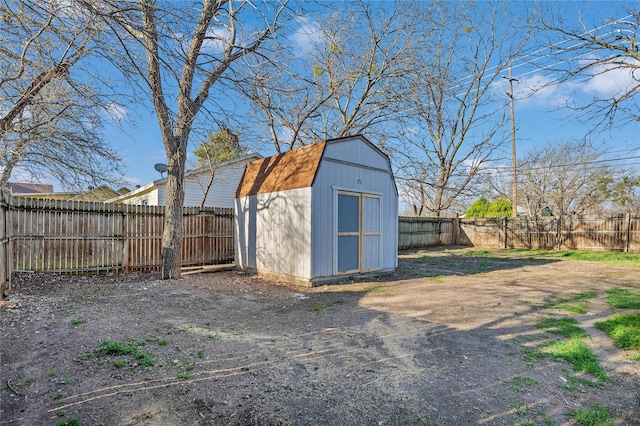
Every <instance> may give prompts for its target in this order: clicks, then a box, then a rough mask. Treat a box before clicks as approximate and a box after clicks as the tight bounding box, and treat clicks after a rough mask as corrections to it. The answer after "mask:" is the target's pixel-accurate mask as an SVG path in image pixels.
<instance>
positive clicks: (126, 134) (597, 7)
mask: <svg viewBox="0 0 640 426" xmlns="http://www.w3.org/2000/svg"><path fill="white" fill-rule="evenodd" d="M546 4H547V5H549V6H551V7H554V5H556V4H557V6H558V7H562V8H565V9H567V10H568V11H569V13H567V14H566V15H565V19H566V20H567V22H572V23H573V22H575V20H576V19H577V18H578V16H580V17H581V18H582V20H583V21H584V22H585V23H590V22H593V23H594V25H596V24H597V23H598V22H602V21H603V20H604V19H607V18H610V19H620V18H622V17H624V16H626V15H627V13H626V11H625V9H626V8H631V7H634V6H635V3H633V2H624V1H615V2H603V1H598V2H595V1H594V2H559V3H551V2H547V3H546ZM578 10H581V14H580V15H579V14H578ZM571 15H573V16H571ZM300 25H301V26H304V27H305V28H304V29H305V31H298V32H294V33H292V34H290V35H289V36H288V37H289V38H290V40H294V41H295V42H296V43H298V45H299V46H300V48H301V49H302V50H303V49H304V41H305V40H304V38H305V37H308V36H309V35H308V34H311V36H312V37H313V36H314V35H313V18H312V16H311V17H310V18H309V19H301V20H300ZM305 34H306V35H305ZM541 47H542V46H541ZM528 59H529V58H522V61H521V62H520V63H518V62H517V61H516V62H514V63H513V67H514V70H513V75H514V77H515V78H517V79H518V82H517V83H515V86H514V89H515V92H516V102H515V118H516V123H517V152H518V155H519V157H520V156H521V155H524V154H526V153H527V152H528V151H529V150H531V149H532V148H534V147H536V146H541V145H547V144H559V143H562V142H565V141H569V140H575V139H581V138H582V137H584V136H585V134H586V133H587V131H588V129H589V127H590V124H589V123H581V122H579V121H578V120H576V119H575V118H574V117H572V116H571V114H570V112H569V111H568V110H567V109H566V108H562V105H563V101H564V100H565V99H566V98H567V97H569V96H573V95H574V94H575V93H578V94H579V93H582V94H585V95H590V94H594V93H597V94H607V93H609V92H610V91H611V90H614V89H615V88H616V87H618V86H619V85H624V84H627V83H628V75H624V74H622V73H617V74H614V73H608V74H606V75H603V76H600V77H598V78H594V79H590V80H588V81H579V82H574V83H572V84H571V85H566V86H563V87H555V88H550V89H546V90H542V91H540V92H538V93H537V94H536V95H535V96H531V97H525V96H524V91H525V90H526V88H528V87H532V86H533V85H535V84H538V83H539V82H540V81H541V79H543V76H542V75H541V74H540V72H538V71H533V70H532V69H531V67H528V66H527V65H525V62H526V61H527V60H528ZM506 89H507V83H506V80H503V81H502V82H501V84H499V85H497V86H496V90H497V91H498V92H502V93H504V92H505V91H506ZM505 101H506V95H505ZM111 115H112V116H113V117H115V118H122V119H124V121H123V122H122V126H120V127H119V126H116V125H115V124H110V125H108V126H107V127H106V128H105V131H104V135H105V139H106V141H107V142H108V143H109V144H110V145H111V147H112V148H114V149H115V150H116V151H118V152H119V153H120V155H121V156H122V157H123V158H124V160H125V170H126V178H125V180H123V182H122V186H128V187H130V188H133V187H134V186H135V185H144V184H145V183H147V182H149V181H152V180H155V179H158V178H159V177H160V173H158V172H157V171H156V170H155V169H154V164H156V163H165V162H166V160H165V151H164V146H163V143H162V138H161V136H160V131H159V126H158V123H157V119H156V117H155V115H154V113H153V110H152V109H151V108H144V107H143V106H139V107H136V108H135V109H133V107H131V106H127V107H125V108H120V107H118V108H114V109H113V110H112V111H111ZM132 117H133V118H134V119H133V120H132V121H135V126H131V125H129V124H128V119H129V118H132ZM247 119H250V117H247ZM639 131H640V122H638V124H632V125H628V126H625V127H621V128H615V129H613V130H612V131H610V132H606V133H600V134H596V135H594V137H593V139H592V141H593V142H594V144H596V145H599V146H602V147H603V148H604V149H605V150H606V151H607V152H609V156H610V158H613V159H615V158H626V157H636V158H631V159H630V160H626V163H628V164H629V163H630V164H635V165H636V166H637V167H638V168H639V169H640V137H638V133H639ZM246 142H249V145H251V141H246ZM252 148H254V150H257V151H258V152H260V153H261V154H263V155H271V154H273V151H272V150H270V149H269V148H268V147H264V148H260V147H252ZM194 149H195V143H194V142H192V146H191V148H190V151H193V150H194ZM510 155H511V152H510V146H509V147H505V152H504V157H505V165H506V164H510ZM622 163H623V161H622V160H620V161H614V162H612V164H614V165H615V164H622ZM190 167H193V163H192V165H191V166H189V164H188V165H187V168H190ZM56 190H61V188H59V187H56Z"/></svg>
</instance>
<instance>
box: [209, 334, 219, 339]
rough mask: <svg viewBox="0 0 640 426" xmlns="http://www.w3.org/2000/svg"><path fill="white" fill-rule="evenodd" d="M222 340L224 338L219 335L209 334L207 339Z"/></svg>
mask: <svg viewBox="0 0 640 426" xmlns="http://www.w3.org/2000/svg"><path fill="white" fill-rule="evenodd" d="M221 338H222V336H220V335H219V334H208V335H207V339H211V340H220V339H221Z"/></svg>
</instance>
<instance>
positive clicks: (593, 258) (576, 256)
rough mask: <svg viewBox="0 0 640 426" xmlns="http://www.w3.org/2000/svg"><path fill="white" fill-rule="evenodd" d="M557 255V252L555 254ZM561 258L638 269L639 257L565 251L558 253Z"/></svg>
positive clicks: (611, 252)
mask: <svg viewBox="0 0 640 426" xmlns="http://www.w3.org/2000/svg"><path fill="white" fill-rule="evenodd" d="M556 253H557V252H556ZM560 253H561V254H560V255H561V256H562V257H565V258H570V259H571V260H582V261H588V262H601V263H605V264H607V265H612V266H632V267H640V255H638V254H636V253H624V252H619V251H580V250H566V251H563V252H560Z"/></svg>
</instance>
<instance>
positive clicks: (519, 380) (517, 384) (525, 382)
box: [511, 376, 539, 392]
mask: <svg viewBox="0 0 640 426" xmlns="http://www.w3.org/2000/svg"><path fill="white" fill-rule="evenodd" d="M538 383H539V382H538V381H537V380H536V379H532V378H530V377H521V376H516V377H514V378H513V379H511V386H513V389H514V390H515V391H516V392H524V388H525V386H533V385H537V384H538Z"/></svg>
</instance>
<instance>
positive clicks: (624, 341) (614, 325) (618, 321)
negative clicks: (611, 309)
mask: <svg viewBox="0 0 640 426" xmlns="http://www.w3.org/2000/svg"><path fill="white" fill-rule="evenodd" d="M595 326H596V328H597V329H598V330H600V331H603V332H605V333H607V335H608V336H609V337H611V338H612V339H613V341H614V343H615V345H616V346H617V347H618V348H620V349H633V350H637V351H640V315H632V314H616V315H614V316H612V317H611V318H609V319H607V320H606V321H599V322H596V323H595Z"/></svg>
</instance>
